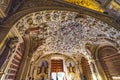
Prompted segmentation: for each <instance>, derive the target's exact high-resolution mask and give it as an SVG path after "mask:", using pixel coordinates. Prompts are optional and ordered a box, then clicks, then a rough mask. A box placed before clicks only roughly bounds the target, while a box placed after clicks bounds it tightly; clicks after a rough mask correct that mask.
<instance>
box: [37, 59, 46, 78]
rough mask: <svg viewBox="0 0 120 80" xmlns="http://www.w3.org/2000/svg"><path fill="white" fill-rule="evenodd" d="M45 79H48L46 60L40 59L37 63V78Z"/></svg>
mask: <svg viewBox="0 0 120 80" xmlns="http://www.w3.org/2000/svg"><path fill="white" fill-rule="evenodd" d="M46 79H48V62H47V61H42V62H40V63H39V65H38V69H37V80H46Z"/></svg>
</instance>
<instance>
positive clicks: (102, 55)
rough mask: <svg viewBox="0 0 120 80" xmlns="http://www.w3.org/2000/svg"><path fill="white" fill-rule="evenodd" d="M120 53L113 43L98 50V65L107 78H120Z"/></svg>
mask: <svg viewBox="0 0 120 80" xmlns="http://www.w3.org/2000/svg"><path fill="white" fill-rule="evenodd" d="M119 58H120V54H119V53H118V50H117V49H116V48H115V47H114V46H111V45H106V46H102V47H100V48H99V49H98V50H97V61H96V62H97V66H98V69H99V72H100V73H102V74H101V75H102V76H103V77H104V79H105V80H119V76H120V75H119V74H120V71H119V69H120V67H119V65H120V63H119V62H120V59H119Z"/></svg>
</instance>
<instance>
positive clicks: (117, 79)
mask: <svg viewBox="0 0 120 80" xmlns="http://www.w3.org/2000/svg"><path fill="white" fill-rule="evenodd" d="M112 78H113V79H116V80H120V76H114V77H112Z"/></svg>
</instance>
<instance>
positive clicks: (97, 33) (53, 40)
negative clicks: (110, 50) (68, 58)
mask: <svg viewBox="0 0 120 80" xmlns="http://www.w3.org/2000/svg"><path fill="white" fill-rule="evenodd" d="M31 15H32V16H28V17H27V18H25V17H23V18H22V19H21V20H19V21H18V22H17V23H18V25H15V26H16V27H17V29H18V30H19V32H20V34H21V35H22V36H23V35H25V31H26V30H27V29H28V28H35V27H40V29H39V30H38V31H31V32H30V35H31V36H34V38H37V39H38V40H40V39H44V44H43V45H41V46H39V48H38V50H37V51H39V50H43V52H54V53H57V52H58V53H68V54H69V53H84V55H87V53H86V50H85V44H86V43H92V44H99V43H100V42H104V41H108V40H111V41H113V42H116V44H119V45H120V32H119V31H117V30H116V29H114V28H113V27H111V26H109V25H108V24H106V23H103V22H102V21H100V20H97V19H95V18H93V17H91V16H87V15H86V16H85V15H84V17H83V18H81V17H79V18H75V17H76V16H77V15H78V13H76V12H70V11H55V10H51V11H39V12H35V13H31ZM29 18H31V19H32V21H33V23H32V24H29V23H28V22H27V20H26V19H29ZM42 29H43V31H42ZM45 29H46V31H44V30H45Z"/></svg>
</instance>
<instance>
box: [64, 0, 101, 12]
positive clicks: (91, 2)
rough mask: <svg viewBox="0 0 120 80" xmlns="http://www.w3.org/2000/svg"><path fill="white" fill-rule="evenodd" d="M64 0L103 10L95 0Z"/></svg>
mask: <svg viewBox="0 0 120 80" xmlns="http://www.w3.org/2000/svg"><path fill="white" fill-rule="evenodd" d="M64 1H67V2H70V3H74V4H77V5H80V6H83V7H87V8H90V9H93V10H96V11H100V12H103V9H102V8H101V7H100V5H99V4H98V3H97V2H95V0H64Z"/></svg>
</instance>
